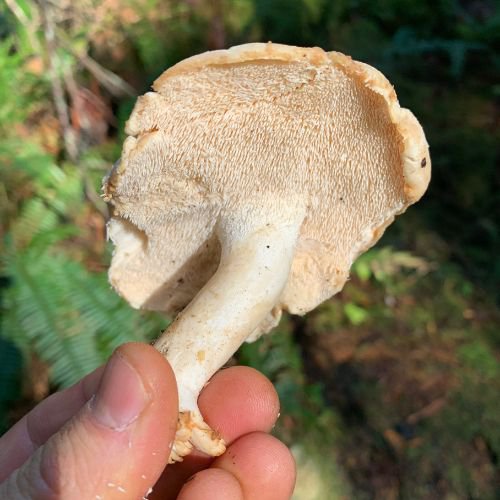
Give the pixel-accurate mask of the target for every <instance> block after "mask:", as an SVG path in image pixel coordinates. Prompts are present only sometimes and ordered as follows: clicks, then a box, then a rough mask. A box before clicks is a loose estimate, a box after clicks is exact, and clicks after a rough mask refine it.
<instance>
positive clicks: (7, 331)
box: [0, 0, 500, 500]
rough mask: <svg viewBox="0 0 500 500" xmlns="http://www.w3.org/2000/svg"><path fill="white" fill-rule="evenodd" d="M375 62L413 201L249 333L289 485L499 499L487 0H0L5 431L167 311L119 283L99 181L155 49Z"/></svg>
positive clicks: (351, 493) (496, 69)
mask: <svg viewBox="0 0 500 500" xmlns="http://www.w3.org/2000/svg"><path fill="white" fill-rule="evenodd" d="M268 40H272V41H274V42H281V43H287V44H294V45H303V46H313V45H318V46H321V47H322V48H324V49H326V50H337V51H341V52H345V53H347V54H350V55H351V56H353V57H354V58H355V59H358V60H361V61H364V62H367V63H369V64H371V65H373V66H375V67H377V68H378V69H380V70H381V71H382V72H383V73H384V74H385V75H386V76H387V77H388V78H389V79H390V81H391V82H392V83H393V84H394V85H395V87H396V90H397V93H398V96H399V99H400V102H401V104H402V106H404V107H408V108H410V109H411V110H412V111H413V112H414V113H415V115H416V116H417V117H418V119H419V120H420V121H421V123H422V124H423V126H424V129H425V131H426V134H427V138H428V141H429V144H430V146H431V157H432V162H433V179H432V182H431V186H430V189H429V191H428V193H427V194H426V195H425V197H424V198H423V199H422V201H421V202H420V203H418V204H417V205H415V206H414V207H411V208H410V209H409V210H408V212H407V213H406V214H405V215H404V216H403V217H402V218H401V219H399V220H398V221H397V222H396V223H395V224H394V225H393V226H391V227H390V229H389V230H388V231H387V233H386V235H385V236H384V238H383V239H382V240H381V242H380V243H379V244H378V245H377V246H376V247H375V248H374V249H372V250H371V251H369V252H368V253H367V254H366V255H364V256H363V257H362V258H361V259H360V260H359V261H358V262H356V264H355V265H354V267H353V269H352V277H351V280H350V281H349V283H348V284H347V285H346V287H345V289H344V291H343V292H342V293H340V294H339V295H338V296H336V297H334V298H333V299H331V300H329V301H327V302H326V303H324V304H323V305H322V306H321V307H319V308H318V309H317V310H315V311H314V312H312V313H310V314H308V315H307V316H306V317H304V318H296V317H286V318H285V319H284V320H283V321H282V323H281V325H280V326H279V327H278V329H277V331H276V332H275V333H274V334H272V335H269V336H266V337H265V338H263V339H261V340H260V341H259V342H257V343H255V344H251V345H246V346H244V347H243V348H242V349H241V350H240V352H239V353H238V354H237V356H236V357H235V359H234V360H233V361H232V362H234V363H243V364H249V365H252V366H254V367H256V368H258V369H259V370H262V371H263V372H264V373H265V374H266V375H268V376H269V377H270V378H271V379H272V380H273V382H274V383H275V385H276V387H277V390H278V392H279V394H280V397H281V401H282V411H281V418H280V420H279V424H278V425H277V427H276V429H275V433H276V434H277V435H278V436H280V438H282V439H283V440H284V441H285V442H286V443H287V444H288V445H289V446H291V448H292V450H293V452H294V454H295V456H296V458H297V461H298V464H299V477H298V484H297V489H296V498H297V499H312V500H314V499H350V498H354V499H443V498H444V499H481V500H484V499H498V498H500V493H499V491H500V462H499V461H500V328H499V326H500V321H499V319H500V313H499V308H498V305H499V303H500V286H499V285H500V257H499V254H500V230H499V220H500V169H499V148H498V146H499V139H500V127H499V122H500V120H499V116H500V113H499V111H500V107H499V103H500V101H499V98H500V78H499V76H500V12H499V4H498V1H495V0H432V1H431V0H426V1H425V0H422V1H417V0H415V1H414V0H380V1H373V0H234V1H230V0H184V1H179V0H102V1H94V0H79V1H78V2H71V1H70V0H57V1H56V0H52V1H49V0H40V1H39V2H34V1H30V0H0V137H1V139H0V214H1V215H0V232H1V239H0V266H1V267H0V293H1V305H0V307H1V309H0V314H1V332H0V428H1V432H3V431H5V430H6V429H7V428H8V427H9V426H10V425H12V423H13V422H14V421H15V420H16V419H18V418H19V417H20V416H22V415H23V414H24V413H25V412H26V411H28V410H29V409H30V408H31V407H32V406H33V405H35V404H36V403H37V402H39V401H40V400H41V399H43V398H44V397H45V396H47V395H48V394H49V393H50V392H53V391H55V390H57V389H58V388H60V387H64V386H67V385H69V384H72V383H73V382H75V381H76V380H78V379H79V378H80V377H82V376H83V375H84V374H86V373H87V372H89V371H90V370H92V369H93V368H94V367H96V366H97V365H99V364H101V363H103V362H104V361H105V360H106V358H107V357H108V356H109V354H110V353H111V351H112V350H113V348H115V347H116V346H117V345H119V344H121V343H123V342H126V341H128V340H139V341H149V340H151V339H152V338H154V337H155V336H157V335H158V333H159V332H160V331H161V330H162V329H163V328H164V327H165V326H166V325H167V323H168V320H167V319H165V318H162V317H159V316H157V315H154V314H144V313H141V312H138V311H134V310H132V309H131V308H130V307H129V306H128V305H127V304H125V303H124V302H123V301H122V300H121V299H119V297H118V296H117V295H116V294H115V293H114V292H113V291H112V290H111V289H110V286H109V284H108V282H107V277H106V269H107V266H108V263H109V259H110V253H111V249H110V247H109V245H108V244H107V242H106V235H105V223H106V220H107V218H108V216H109V212H108V208H107V207H106V205H105V203H104V202H103V201H102V199H101V198H100V185H101V179H102V177H103V176H104V175H105V173H106V171H107V170H108V169H109V168H110V166H111V164H112V163H113V162H114V161H115V160H116V159H117V158H118V157H119V155H120V149H121V144H122V141H123V139H124V133H123V126H124V122H125V120H126V119H127V117H128V115H129V113H130V111H131V109H132V106H133V104H134V102H135V97H136V96H137V95H139V94H142V93H144V92H145V91H147V90H148V89H149V86H150V85H151V83H152V81H153V80H154V78H155V77H157V76H158V75H159V74H160V73H161V72H162V71H163V70H164V69H165V68H167V67H168V66H170V65H172V64H174V63H176V62H177V61H179V60H180V59H183V58H185V57H187V56H190V55H193V54H195V53H198V52H202V51H205V50H208V49H219V48H226V47H229V46H231V45H235V44H240V43H245V42H249V41H268Z"/></svg>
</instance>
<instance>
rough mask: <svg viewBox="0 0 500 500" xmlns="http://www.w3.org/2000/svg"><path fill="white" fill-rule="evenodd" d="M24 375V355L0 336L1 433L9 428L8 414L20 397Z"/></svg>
mask: <svg viewBox="0 0 500 500" xmlns="http://www.w3.org/2000/svg"><path fill="white" fill-rule="evenodd" d="M21 377H22V355H21V352H20V351H19V350H18V349H16V347H15V346H14V344H13V343H11V342H9V341H7V340H5V339H4V338H2V337H0V383H1V387H2V390H1V391H0V434H2V433H3V432H4V431H6V430H7V429H8V428H9V424H10V422H9V421H8V419H7V417H6V415H7V413H8V410H9V409H10V408H11V406H12V404H13V403H15V402H16V401H17V400H18V398H19V393H20V389H21Z"/></svg>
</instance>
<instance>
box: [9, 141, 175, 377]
mask: <svg viewBox="0 0 500 500" xmlns="http://www.w3.org/2000/svg"><path fill="white" fill-rule="evenodd" d="M7 146H10V147H12V148H13V150H15V151H18V154H16V155H15V156H14V158H15V161H14V162H13V164H11V165H10V166H9V165H7V167H8V168H7V169H5V170H4V171H3V176H5V183H6V184H8V183H9V179H10V174H11V173H12V172H13V171H14V170H15V171H17V172H22V173H23V174H24V181H25V182H29V183H30V184H31V189H32V190H33V192H32V194H31V197H30V198H29V199H28V200H26V201H25V202H24V203H23V204H22V206H21V207H20V209H19V213H18V215H17V217H16V218H15V220H13V222H12V225H11V227H10V232H9V234H8V237H7V239H6V242H5V248H4V255H3V257H2V268H3V273H4V277H5V279H6V280H7V282H8V283H9V287H8V289H7V290H6V291H5V293H4V304H3V307H4V315H3V318H2V332H3V333H2V334H3V336H4V338H6V339H10V340H11V341H12V342H14V343H15V344H17V345H18V346H20V347H21V348H22V349H23V350H24V351H27V350H33V351H34V352H35V353H37V355H38V356H39V357H40V358H41V359H42V360H43V361H45V362H47V364H48V365H49V366H50V367H51V380H52V381H53V382H54V383H55V384H57V385H61V386H67V385H70V384H72V383H74V382H75V381H77V380H78V379H80V378H81V377H82V376H84V375H85V374H87V373H89V372H90V371H91V370H93V369H94V368H95V367H96V366H98V365H100V364H102V363H103V362H105V360H106V359H107V358H108V356H109V355H110V353H111V352H112V350H113V349H114V348H115V347H117V346H118V345H120V344H122V343H124V342H127V341H146V340H148V337H147V335H153V334H154V333H157V332H159V331H160V330H161V329H162V328H163V327H164V326H165V322H164V321H162V320H160V319H159V318H154V317H147V318H146V317H144V316H143V315H141V314H139V313H137V312H135V311H133V310H132V309H131V308H130V307H129V306H128V305H127V304H126V303H125V302H124V301H123V300H121V299H120V298H119V297H118V296H117V295H116V294H115V293H114V292H113V291H112V290H111V289H110V286H109V284H108V282H107V278H106V276H105V274H103V273H98V274H96V273H91V272H89V271H88V270H87V269H85V267H84V265H83V264H82V262H80V261H78V260H75V258H74V256H72V252H71V251H70V250H71V246H70V240H71V238H74V237H76V236H78V235H79V233H80V229H79V228H78V227H77V226H76V225H75V223H74V222H72V221H74V220H75V218H76V217H77V216H78V215H79V213H80V211H81V210H82V209H83V206H84V205H83V201H84V199H83V196H82V193H83V184H82V183H83V176H82V174H81V172H80V171H79V170H78V169H77V168H75V167H72V166H67V167H66V168H64V169H63V168H60V167H58V166H57V165H56V164H54V163H53V161H52V159H51V158H50V156H48V155H46V154H43V153H42V152H40V150H39V149H37V148H36V147H35V146H34V145H30V144H26V143H24V144H23V147H22V149H21V148H20V150H17V149H16V144H15V143H14V142H11V143H7ZM17 146H19V144H17ZM4 152H5V151H4Z"/></svg>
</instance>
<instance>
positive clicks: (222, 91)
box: [104, 43, 431, 461]
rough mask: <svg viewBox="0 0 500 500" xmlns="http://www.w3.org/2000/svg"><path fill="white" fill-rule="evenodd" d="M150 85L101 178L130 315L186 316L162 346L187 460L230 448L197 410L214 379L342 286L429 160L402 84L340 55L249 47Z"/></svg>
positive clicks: (114, 279) (215, 55) (115, 276)
mask: <svg viewBox="0 0 500 500" xmlns="http://www.w3.org/2000/svg"><path fill="white" fill-rule="evenodd" d="M153 89H154V92H148V93H146V94H145V95H144V96H142V97H139V99H138V101H137V103H136V105H135V108H134V110H133V112H132V115H131V117H130V119H129V120H128V122H127V125H126V133H127V135H128V137H127V139H126V140H125V142H124V145H123V151H122V156H121V159H120V160H119V161H118V162H117V164H116V165H115V167H114V168H113V170H112V171H111V173H110V174H109V176H108V177H107V179H105V184H104V196H105V198H106V199H107V200H108V201H110V202H111V203H112V204H113V206H114V215H113V218H112V219H111V221H110V222H109V225H108V231H109V236H110V238H111V240H112V241H113V242H114V244H115V251H114V255H113V260H112V263H111V267H110V271H109V276H110V281H111V283H112V285H113V286H114V288H115V289H116V290H117V292H118V293H119V294H121V295H122V296H123V297H124V298H125V299H126V300H127V301H128V302H129V303H130V304H131V305H132V306H133V307H137V308H144V309H152V310H157V311H165V312H167V313H177V312H179V311H180V312H179V314H178V315H177V317H176V319H175V320H174V322H173V323H172V324H171V325H170V327H169V328H168V329H167V330H166V331H165V332H164V333H163V335H162V336H161V337H160V338H159V339H158V340H157V342H156V344H155V345H156V347H157V348H158V349H159V350H160V351H161V352H162V353H163V354H164V355H165V356H166V358H167V359H168V360H169V362H170V364H171V365H172V367H173V370H174V372H175V376H176V379H177V383H178V387H179V409H180V415H179V424H178V430H177V435H176V440H175V443H174V445H173V449H172V454H171V457H170V460H171V461H178V460H182V457H183V456H185V455H186V454H188V453H189V452H190V451H191V449H192V448H193V447H195V448H197V449H198V450H201V451H203V452H205V453H208V454H210V455H213V456H217V455H219V454H221V453H223V452H224V449H225V446H224V442H223V440H222V439H221V437H220V436H219V435H218V433H217V432H216V431H214V430H212V429H211V428H210V427H209V426H208V425H207V424H206V423H205V422H204V420H203V417H202V415H201V414H200V411H199V409H198V406H197V398H198V395H199V393H200V391H201V389H202V388H203V386H204V385H205V384H206V383H207V381H208V380H209V379H210V377H211V376H212V375H213V374H214V373H215V372H216V371H217V370H218V369H219V368H220V367H221V366H222V365H224V363H226V362H227V361H228V359H229V358H230V357H231V356H232V355H233V354H234V352H235V351H236V350H237V349H238V347H239V346H240V345H241V344H242V343H243V342H244V341H249V340H255V339H257V338H258V337H259V336H260V335H262V334H263V333H266V332H268V331H269V330H271V329H272V328H273V327H274V326H275V325H276V324H277V323H278V321H279V318H280V315H281V312H282V311H283V310H285V311H288V312H289V313H292V314H300V315H302V314H305V313H306V312H308V311H310V310H311V309H313V308H315V307H316V306H317V305H318V304H320V303H321V302H323V301H324V300H326V299H328V298H329V297H331V296H332V295H334V294H335V293H337V292H338V291H339V290H341V289H342V287H343V285H344V283H345V282H346V280H347V278H348V274H349V269H350V267H351V265H352V263H353V261H354V260H355V259H356V258H357V257H358V256H359V255H360V254H361V253H363V252H364V251H365V250H367V249H368V248H370V247H371V246H372V245H374V244H375V242H376V241H377V240H378V239H379V238H380V237H381V235H382V233H383V232H384V230H385V228H386V227H387V226H388V225H389V224H390V223H391V222H392V221H393V220H394V217H395V216H396V215H397V214H400V213H402V212H403V211H404V210H405V209H406V208H407V207H408V206H409V205H410V204H412V203H414V202H415V201H417V200H418V199H419V198H420V197H421V196H422V195H423V193H424V191H425V190H426V188H427V185H428V183H429V180H430V169H431V164H430V158H429V152H428V145H427V142H426V140H425V136H424V133H423V130H422V128H421V126H420V124H419V123H418V121H417V120H416V118H415V117H414V115H413V114H412V113H411V112H410V111H408V110H407V109H403V108H401V107H400V106H399V103H398V101H397V98H396V94H395V92H394V90H393V88H392V86H391V84H390V83H389V82H388V81H387V80H386V78H385V77H384V76H383V75H382V74H381V73H379V72H378V71H377V70H376V69H374V68H372V67H370V66H368V65H366V64H363V63H360V62H356V61H353V60H352V59H351V58H350V57H348V56H345V55H343V54H341V53H338V52H324V51H323V50H321V49H320V48H300V47H290V46H286V45H278V44H272V43H267V44H263V43H251V44H246V45H241V46H237V47H233V48H231V49H229V50H218V51H213V52H206V53H204V54H200V55H197V56H194V57H191V58H189V59H186V60H184V61H182V62H180V63H178V64H177V65H175V66H173V67H172V68H170V69H168V70H167V71H165V72H164V73H163V74H162V75H161V76H160V77H159V78H158V79H157V80H156V81H155V82H154V85H153Z"/></svg>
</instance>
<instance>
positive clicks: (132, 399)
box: [91, 353, 149, 430]
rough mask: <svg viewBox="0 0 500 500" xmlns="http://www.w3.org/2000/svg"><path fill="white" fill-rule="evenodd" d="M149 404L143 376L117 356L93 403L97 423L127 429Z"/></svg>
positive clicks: (108, 367) (105, 373)
mask: <svg viewBox="0 0 500 500" xmlns="http://www.w3.org/2000/svg"><path fill="white" fill-rule="evenodd" d="M148 402H149V397H148V394H147V393H146V391H145V389H144V385H143V384H142V380H141V378H140V377H139V374H138V373H137V372H136V371H135V369H134V368H133V367H132V366H130V365H129V364H128V363H127V361H125V359H124V358H123V357H122V356H121V355H120V354H119V353H115V354H114V355H113V357H112V358H111V359H110V360H109V362H108V364H107V366H106V369H105V370H104V375H103V377H102V380H101V384H100V385H99V389H98V391H97V394H96V395H95V398H94V400H93V401H92V404H91V408H92V412H93V414H94V417H95V418H96V420H97V421H98V422H100V423H101V424H102V425H104V426H106V427H110V428H111V429H115V430H124V429H125V428H126V427H128V426H129V425H130V424H131V423H132V422H134V420H136V419H137V418H138V417H139V415H140V414H141V413H142V411H143V410H144V408H145V407H146V405H147V404H148Z"/></svg>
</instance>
